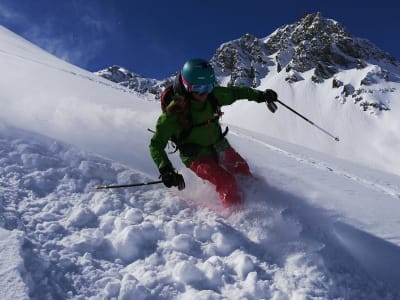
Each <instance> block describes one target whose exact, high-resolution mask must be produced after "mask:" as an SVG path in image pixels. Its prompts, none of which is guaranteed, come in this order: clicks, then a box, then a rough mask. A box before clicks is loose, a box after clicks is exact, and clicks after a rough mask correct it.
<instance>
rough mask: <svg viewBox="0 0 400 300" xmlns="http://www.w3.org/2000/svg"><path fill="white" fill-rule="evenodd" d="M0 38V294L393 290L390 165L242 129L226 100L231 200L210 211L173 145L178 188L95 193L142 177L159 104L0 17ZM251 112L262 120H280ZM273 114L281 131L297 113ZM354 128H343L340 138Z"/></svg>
mask: <svg viewBox="0 0 400 300" xmlns="http://www.w3.org/2000/svg"><path fill="white" fill-rule="evenodd" d="M0 41H1V43H0V65H1V66H3V71H2V72H1V73H0V103H1V110H0V191H1V192H0V225H1V227H2V228H1V229H0V270H1V271H0V298H1V299H274V300H287V299H296V300H297V299H399V297H400V288H399V286H398V278H400V217H399V206H400V180H399V179H400V178H399V176H398V175H396V174H398V173H396V172H391V173H389V172H387V171H388V168H387V167H386V166H387V165H388V164H379V163H378V164H373V167H374V168H368V167H366V166H365V164H366V162H367V161H365V159H364V161H363V162H364V164H356V163H354V162H350V161H349V160H345V159H342V158H339V157H338V156H336V155H337V154H338V152H337V151H336V150H337V149H336V148H335V149H333V150H332V152H331V154H329V151H328V150H329V149H328V148H329V147H328V148H327V149H328V150H326V151H324V153H323V152H317V151H315V150H311V149H309V148H305V147H302V146H300V145H297V144H294V143H289V142H288V140H289V139H288V140H287V141H283V140H280V139H276V138H273V137H270V136H268V135H267V134H266V133H269V132H270V130H271V129H270V128H266V129H267V130H266V132H264V133H262V132H261V131H260V130H259V131H258V132H256V130H253V129H252V128H250V127H251V126H250V125H246V124H248V121H249V120H248V118H245V116H243V115H241V112H243V110H241V106H242V105H244V104H239V105H237V106H234V107H232V108H231V109H229V110H227V111H226V118H227V119H228V118H229V117H228V115H234V116H236V119H235V120H234V123H235V124H237V125H240V120H242V123H243V124H242V126H230V134H229V140H230V141H231V143H232V145H233V146H234V147H235V148H236V149H237V150H238V151H239V152H240V153H241V154H242V155H243V156H244V157H245V158H246V159H247V161H248V162H249V164H250V167H251V170H252V172H253V174H254V178H238V181H239V183H240V186H241V188H242V191H243V193H244V199H245V203H244V204H243V206H242V207H240V208H238V209H235V210H225V209H223V208H222V206H221V204H220V203H219V201H218V199H217V196H216V193H215V191H214V190H213V188H212V186H210V185H209V184H208V183H206V182H203V181H202V180H200V179H198V178H197V177H195V176H194V175H193V174H192V173H190V171H188V170H187V169H185V168H184V167H183V166H182V164H181V163H179V159H178V158H177V157H176V155H175V156H172V157H171V158H172V160H173V162H174V164H175V166H176V167H177V168H178V169H179V171H180V172H182V173H183V175H184V177H185V180H186V182H187V188H186V189H185V190H184V191H182V192H178V191H177V190H175V189H169V190H168V189H165V188H164V187H163V186H162V185H153V186H144V187H137V188H124V189H114V190H106V191H97V190H96V189H95V187H96V186H97V185H100V184H126V183H131V182H144V181H149V180H154V179H155V178H156V176H157V171H156V168H155V166H154V164H153V162H152V161H151V159H150V156H149V153H148V143H149V139H150V137H151V134H150V133H148V132H147V128H149V127H150V128H152V127H154V124H155V120H156V118H157V116H158V114H159V111H160V107H159V103H158V102H157V101H154V100H153V99H152V98H151V97H150V96H143V95H139V94H136V93H132V92H130V91H128V90H126V89H124V88H121V87H120V86H118V85H115V84H113V83H111V82H108V81H106V80H104V79H101V78H99V77H96V76H95V75H93V74H91V73H89V72H87V71H85V70H82V69H79V68H77V67H75V66H72V65H70V64H68V63H66V62H63V61H61V60H59V59H57V58H55V57H53V56H51V55H49V54H48V53H46V52H44V51H43V50H41V49H39V48H37V47H36V46H34V45H32V44H30V43H29V42H27V41H25V40H23V39H22V38H20V37H18V36H16V35H14V34H13V33H11V32H9V31H8V30H7V29H5V28H3V27H0ZM305 90H306V89H304V90H302V91H305ZM291 92H293V93H295V91H294V90H292V91H291ZM309 93H310V94H311V91H309ZM245 105H253V106H257V105H258V104H255V103H246V104H245ZM235 108H236V109H235ZM396 109H398V106H396V105H393V107H392V110H396ZM258 110H259V111H260V114H261V113H262V116H263V118H268V120H269V121H268V122H273V121H275V120H276V121H277V122H278V120H279V118H281V117H282V118H284V117H283V116H280V115H278V114H275V115H272V114H270V113H269V112H268V111H267V110H266V109H264V108H263V109H261V108H260V106H259V105H258ZM280 110H283V108H281V109H280ZM318 113H319V114H320V115H318V114H317V112H316V111H313V117H315V116H319V119H321V120H322V119H324V117H325V116H328V115H329V111H328V110H322V111H319V112H318ZM351 113H357V112H350V109H346V114H351ZM397 114H398V112H397ZM256 118H258V115H254V118H252V120H251V123H254V124H257V120H258V119H256ZM260 118H261V117H260ZM327 118H328V119H327V122H326V124H325V125H328V127H329V125H333V124H334V122H333V120H334V118H333V117H331V116H329V117H327ZM285 120H286V123H285V124H284V123H283V121H279V122H278V123H279V124H280V125H281V126H283V127H282V131H290V129H291V128H295V129H296V130H298V129H299V126H301V125H299V124H300V123H296V122H295V121H294V119H292V118H291V117H290V118H289V117H288V118H286V119H285ZM227 121H229V120H227ZM341 121H343V122H344V121H345V120H344V119H342V120H341ZM249 122H250V121H249ZM291 122H295V123H294V124H291ZM259 123H260V124H264V123H263V120H261V119H260V120H259ZM365 124H367V125H368V124H370V123H368V122H366V123H365ZM390 124H391V125H392V127H391V128H390V129H389V131H391V130H396V129H399V128H398V123H390ZM348 126H354V127H357V126H360V127H362V126H361V125H360V124H359V125H356V124H354V123H352V124H350V125H348ZM368 126H371V127H372V125H368ZM338 127H343V128H345V124H339V125H338V126H337V127H333V129H334V128H338ZM273 128H275V129H276V130H278V129H277V128H278V125H275V126H274V127H273ZM367 128H368V130H369V129H371V128H369V127H367ZM382 128H383V127H382ZM382 128H380V129H382ZM293 130H294V129H293ZM307 130H308V131H307V133H308V134H309V133H310V132H312V131H310V130H311V129H307ZM366 134H369V132H368V131H366ZM370 134H371V137H372V138H373V137H374V134H373V130H372V129H371V132H370ZM383 135H385V134H383ZM307 138H308V139H309V140H311V139H314V138H317V133H315V134H314V133H313V134H311V135H310V136H309V137H307V135H306V134H304V135H303V139H307ZM322 138H323V137H322V136H321V137H318V138H317V139H318V140H320V139H321V140H322ZM324 138H326V137H324ZM384 138H385V139H386V138H387V136H386V135H385V137H384ZM360 140H362V139H361V138H359V136H358V135H354V136H353V135H351V133H350V130H349V133H348V139H347V140H344V141H342V142H341V143H343V144H344V145H345V146H343V147H346V148H349V149H350V148H352V147H353V148H354V147H356V146H357V145H358V142H359V141H360ZM361 142H362V143H363V140H362V141H361ZM374 142H375V141H374V140H372V141H371V143H374ZM333 143H334V142H333ZM303 144H304V143H303ZM376 144H379V141H378V142H376ZM326 145H328V143H326ZM394 147H396V145H394ZM378 148H379V147H378ZM379 149H380V151H383V150H384V148H379ZM365 151H367V152H368V150H365ZM387 151H388V153H389V154H387V157H388V159H391V158H392V157H394V156H393V155H392V154H390V151H391V149H388V150H387ZM342 154H343V155H340V156H345V157H347V158H349V156H346V155H345V154H346V153H345V152H342ZM334 155H335V156H334ZM385 155H386V153H385ZM398 163H399V161H398V160H397V161H394V162H393V163H392V165H393V166H398ZM393 170H394V169H393ZM395 173H396V174H395Z"/></svg>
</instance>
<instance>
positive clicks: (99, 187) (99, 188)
mask: <svg viewBox="0 0 400 300" xmlns="http://www.w3.org/2000/svg"><path fill="white" fill-rule="evenodd" d="M104 189H106V186H105V185H99V186H97V187H96V190H104Z"/></svg>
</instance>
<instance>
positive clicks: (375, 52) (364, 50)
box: [265, 13, 399, 82]
mask: <svg viewBox="0 0 400 300" xmlns="http://www.w3.org/2000/svg"><path fill="white" fill-rule="evenodd" d="M265 45H266V46H267V48H268V49H269V51H270V53H271V54H275V61H276V64H277V70H278V72H280V71H281V70H282V69H285V70H286V72H289V71H290V70H295V71H297V72H306V71H309V70H311V69H315V71H314V77H313V80H314V81H316V82H320V81H322V80H324V79H328V78H331V77H332V76H333V75H334V74H336V73H338V72H339V71H340V70H343V69H350V68H359V69H360V68H363V67H364V66H365V65H367V64H368V63H374V62H377V61H379V62H383V63H388V64H392V65H399V63H398V62H397V61H396V59H395V58H394V57H393V56H391V55H389V54H387V53H386V52H384V51H382V50H380V49H379V48H378V47H376V46H375V45H374V44H372V43H371V42H369V41H368V40H365V39H360V38H356V37H353V36H352V35H351V34H350V33H349V32H348V31H347V29H346V28H345V27H344V26H343V25H341V24H340V23H339V22H337V21H334V20H331V19H327V18H324V17H322V15H321V14H320V13H314V14H306V15H304V16H303V18H301V19H300V20H299V21H298V22H296V23H294V24H291V25H286V26H283V27H281V28H279V29H278V30H276V31H275V32H274V33H273V34H271V35H270V36H269V37H267V38H266V39H265Z"/></svg>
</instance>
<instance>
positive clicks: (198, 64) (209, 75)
mask: <svg viewBox="0 0 400 300" xmlns="http://www.w3.org/2000/svg"><path fill="white" fill-rule="evenodd" d="M181 74H182V77H183V78H184V80H185V81H186V82H188V83H190V84H191V85H210V84H212V85H213V84H214V81H215V74H214V69H213V67H212V66H211V65H210V63H209V62H208V61H206V60H204V59H201V58H193V59H190V60H188V61H187V62H186V63H185V64H184V65H183V68H182V72H181Z"/></svg>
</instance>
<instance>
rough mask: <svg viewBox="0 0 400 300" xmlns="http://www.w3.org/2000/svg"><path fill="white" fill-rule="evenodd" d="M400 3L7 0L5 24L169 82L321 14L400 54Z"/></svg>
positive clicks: (88, 65)
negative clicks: (193, 64) (230, 46)
mask: <svg viewBox="0 0 400 300" xmlns="http://www.w3.org/2000/svg"><path fill="white" fill-rule="evenodd" d="M356 2H359V4H356ZM396 2H397V1H395V0H381V1H374V2H373V3H372V4H368V3H367V2H366V1H351V0H346V1H344V0H336V1H325V0H304V1H300V0H292V1H290V0H275V1H267V0H242V1H236V0H231V1H225V0H192V1H189V0H187V1H181V0H179V1H161V0H160V1H154V0H140V1H134V0H131V1H129V0H114V1H113V0H65V1H64V0H0V24H1V25H3V26H5V27H6V28H8V29H10V30H12V31H14V32H15V33H17V34H19V35H21V36H23V37H25V38H27V39H28V40H30V41H32V42H33V43H35V44H37V45H39V46H40V47H42V48H44V49H46V50H48V51H49V52H51V53H53V54H55V55H56V56H58V57H61V58H63V59H65V60H67V61H69V62H71V63H73V64H75V65H78V66H80V67H82V68H85V69H87V70H89V71H97V70H100V69H103V68H105V67H108V66H111V65H121V66H124V67H125V68H127V69H129V70H131V71H133V72H135V73H138V74H141V75H143V76H146V77H151V78H158V79H162V78H165V77H167V76H169V75H171V74H172V73H174V72H175V71H176V70H178V69H180V68H181V66H182V64H183V63H184V62H185V61H186V60H187V59H189V58H192V57H203V58H205V59H210V58H211V56H212V55H213V54H214V53H215V51H216V49H217V48H218V47H219V46H220V45H221V44H222V43H224V42H227V41H230V40H233V39H237V38H239V37H241V36H242V35H244V34H245V33H251V34H253V35H255V36H256V37H259V38H263V37H266V36H268V35H269V34H271V33H272V32H273V31H274V30H275V29H277V28H278V27H280V26H282V25H285V24H291V23H294V22H296V21H298V20H299V19H300V18H301V17H302V16H303V14H304V13H306V12H308V13H312V12H317V11H319V12H321V13H322V15H323V16H324V17H327V18H331V19H335V20H337V21H339V22H341V23H342V24H343V25H344V26H345V27H346V28H347V29H348V30H349V31H350V32H351V33H352V34H353V35H355V36H358V37H362V38H367V39H369V40H370V41H372V42H373V43H375V44H376V45H377V46H378V47H380V48H381V49H383V50H385V51H386V52H389V53H390V54H392V55H394V56H395V57H396V58H398V59H399V58H400V47H399V43H400V41H399V28H400V16H399V14H398V4H397V3H396ZM0 47H1V45H0Z"/></svg>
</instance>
